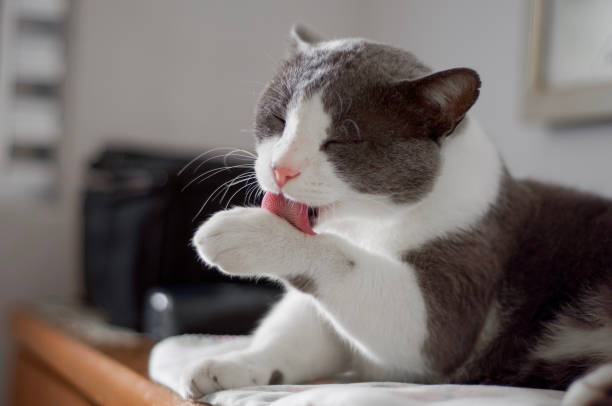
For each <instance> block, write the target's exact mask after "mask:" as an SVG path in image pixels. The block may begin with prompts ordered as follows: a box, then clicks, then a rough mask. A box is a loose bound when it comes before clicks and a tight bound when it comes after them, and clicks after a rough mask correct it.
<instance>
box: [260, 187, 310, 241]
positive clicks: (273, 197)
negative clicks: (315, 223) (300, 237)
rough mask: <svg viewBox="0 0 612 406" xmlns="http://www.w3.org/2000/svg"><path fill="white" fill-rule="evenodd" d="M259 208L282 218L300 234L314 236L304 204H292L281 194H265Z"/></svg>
mask: <svg viewBox="0 0 612 406" xmlns="http://www.w3.org/2000/svg"><path fill="white" fill-rule="evenodd" d="M261 207H262V208H264V209H266V210H268V211H269V212H271V213H274V214H276V215H277V216H279V217H282V218H284V219H285V220H287V221H288V222H289V223H291V224H292V225H293V226H294V227H295V228H297V229H298V230H300V231H301V232H303V233H306V234H310V235H315V232H314V231H312V227H310V222H309V221H308V207H307V206H306V205H305V204H302V203H297V202H292V201H291V200H288V199H287V198H285V196H283V195H282V194H280V195H277V194H275V193H271V192H266V194H265V195H264V197H263V200H262V201H261Z"/></svg>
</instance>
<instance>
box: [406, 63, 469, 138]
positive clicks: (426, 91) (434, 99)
mask: <svg viewBox="0 0 612 406" xmlns="http://www.w3.org/2000/svg"><path fill="white" fill-rule="evenodd" d="M480 84H481V83H480V77H479V76H478V73H476V71H474V70H473V69H469V68H456V69H449V70H445V71H442V72H437V73H434V74H432V75H429V76H426V77H424V78H421V79H418V80H416V81H413V82H412V83H411V85H410V87H411V93H412V92H414V93H413V95H416V97H417V98H418V101H419V104H424V105H425V106H426V107H428V109H430V110H431V111H432V113H434V115H435V121H436V123H435V124H433V125H434V126H435V127H437V128H435V130H436V133H435V134H434V135H435V136H437V137H439V136H444V135H447V134H450V133H451V132H452V131H453V130H454V129H455V127H456V126H457V124H459V123H460V122H461V120H462V119H463V117H464V116H465V114H466V113H467V111H468V110H469V109H470V107H472V105H474V103H475V102H476V99H478V95H479V94H480V90H479V89H480Z"/></svg>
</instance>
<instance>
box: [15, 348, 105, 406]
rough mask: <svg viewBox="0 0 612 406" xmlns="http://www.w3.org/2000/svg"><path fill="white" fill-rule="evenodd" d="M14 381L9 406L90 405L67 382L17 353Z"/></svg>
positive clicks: (40, 363)
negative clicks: (47, 405)
mask: <svg viewBox="0 0 612 406" xmlns="http://www.w3.org/2000/svg"><path fill="white" fill-rule="evenodd" d="M13 381H14V387H13V391H12V399H11V404H12V405H20V406H30V405H32V406H34V405H40V404H41V403H42V404H54V405H62V406H91V405H93V403H91V402H89V401H88V400H87V399H86V398H85V397H84V396H83V395H81V394H80V393H79V392H78V391H77V390H75V388H73V387H72V386H71V385H70V383H69V382H67V381H66V380H64V379H62V377H60V376H59V375H58V374H56V373H55V372H54V371H52V370H51V369H49V368H48V367H47V366H46V365H45V364H43V363H42V362H41V361H39V360H38V359H36V358H35V357H34V356H32V355H30V354H29V353H28V352H26V351H18V353H17V357H16V360H15V370H14V376H13Z"/></svg>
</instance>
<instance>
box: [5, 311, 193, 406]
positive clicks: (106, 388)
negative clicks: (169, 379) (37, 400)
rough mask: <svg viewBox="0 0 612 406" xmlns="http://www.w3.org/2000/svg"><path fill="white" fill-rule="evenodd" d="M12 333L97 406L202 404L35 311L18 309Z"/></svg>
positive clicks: (12, 317) (14, 313)
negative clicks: (75, 335) (73, 335)
mask: <svg viewBox="0 0 612 406" xmlns="http://www.w3.org/2000/svg"><path fill="white" fill-rule="evenodd" d="M10 325H11V331H12V333H13V336H14V338H15V339H16V340H17V342H18V343H19V344H21V345H22V346H24V347H25V348H26V349H27V350H28V351H30V352H32V353H33V354H34V355H36V356H37V357H39V358H40V359H41V360H43V361H44V362H45V363H46V364H47V365H49V366H50V367H51V368H52V369H54V370H55V371H56V372H58V373H59V374H60V375H61V376H62V377H64V378H65V379H66V380H68V381H69V382H71V383H72V384H73V385H74V386H75V387H76V388H77V389H79V390H80V391H81V392H82V394H83V395H84V396H86V397H87V398H88V399H90V400H91V401H93V402H94V403H97V404H104V405H129V406H140V405H142V406H145V405H146V406H168V405H176V406H188V405H191V406H193V405H201V403H195V402H190V401H187V400H184V399H182V398H180V397H179V396H178V395H176V394H175V393H173V392H172V391H170V390H169V389H168V388H165V387H163V386H161V385H159V384H156V383H154V382H152V381H151V380H149V379H147V378H145V377H143V376H142V375H139V374H138V373H136V372H135V371H133V370H131V369H129V368H127V367H126V366H124V365H122V364H121V363H119V362H117V361H115V360H113V359H111V358H109V357H108V356H106V355H105V354H103V353H101V352H100V351H97V350H96V349H94V348H92V347H90V346H87V345H86V344H84V343H82V342H80V341H79V340H77V339H75V338H72V337H70V336H69V335H68V334H66V333H64V332H62V331H61V330H60V329H58V328H56V327H53V326H52V325H51V324H49V323H46V322H44V321H43V320H42V319H41V318H39V317H37V316H36V314H35V312H33V311H30V310H27V309H25V308H18V309H15V310H14V311H13V312H12V313H11V318H10Z"/></svg>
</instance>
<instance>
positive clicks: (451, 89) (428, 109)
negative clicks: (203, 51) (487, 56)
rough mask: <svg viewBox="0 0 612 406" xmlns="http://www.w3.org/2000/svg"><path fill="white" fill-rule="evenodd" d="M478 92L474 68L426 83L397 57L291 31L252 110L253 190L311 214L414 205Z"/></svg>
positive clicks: (397, 52)
mask: <svg viewBox="0 0 612 406" xmlns="http://www.w3.org/2000/svg"><path fill="white" fill-rule="evenodd" d="M479 87H480V80H479V77H478V75H477V74H476V72H474V71H473V70H471V69H466V68H458V69H451V70H447V71H442V72H438V73H433V74H432V73H431V70H430V69H429V68H428V67H427V66H425V65H423V64H422V63H421V62H419V61H418V60H417V58H416V57H415V56H414V55H413V54H411V53H409V52H406V51H403V50H401V49H397V48H394V47H391V46H387V45H382V44H378V43H375V42H370V41H366V40H363V39H345V40H333V41H323V40H320V39H319V38H318V37H317V36H316V35H315V34H313V33H311V32H309V31H308V30H306V29H305V28H302V27H299V26H298V27H295V28H294V29H293V30H292V33H291V49H290V52H289V56H288V58H287V59H286V60H285V61H283V63H282V64H281V66H280V68H279V70H278V72H277V74H276V76H275V77H274V78H273V79H272V81H271V82H270V83H269V85H268V86H267V87H266V88H265V90H264V92H263V94H262V96H261V98H260V100H259V102H258V105H257V110H256V118H255V137H256V144H257V145H256V147H257V153H258V158H257V161H256V165H255V168H256V173H257V179H258V181H259V184H260V186H261V187H262V188H263V189H264V190H266V191H271V192H275V193H279V192H282V193H283V194H284V195H285V196H286V197H288V198H289V199H291V200H295V201H298V202H301V203H304V204H306V205H308V206H310V207H323V206H328V205H343V204H348V203H354V202H357V201H360V200H364V201H367V200H373V199H382V200H385V201H387V202H390V203H391V204H402V205H403V204H413V203H416V202H418V201H419V200H421V199H422V198H423V197H424V196H426V195H427V193H428V192H429V191H430V190H431V189H432V187H433V185H434V183H435V181H436V177H437V176H438V173H439V169H440V164H441V147H442V145H443V144H444V142H445V140H446V139H447V138H448V137H452V133H453V130H454V129H455V127H456V126H457V125H458V124H459V123H460V122H461V120H462V119H463V117H464V115H465V114H466V112H467V111H468V109H469V108H470V107H471V106H472V105H473V104H474V102H475V101H476V99H477V98H478V94H479Z"/></svg>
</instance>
